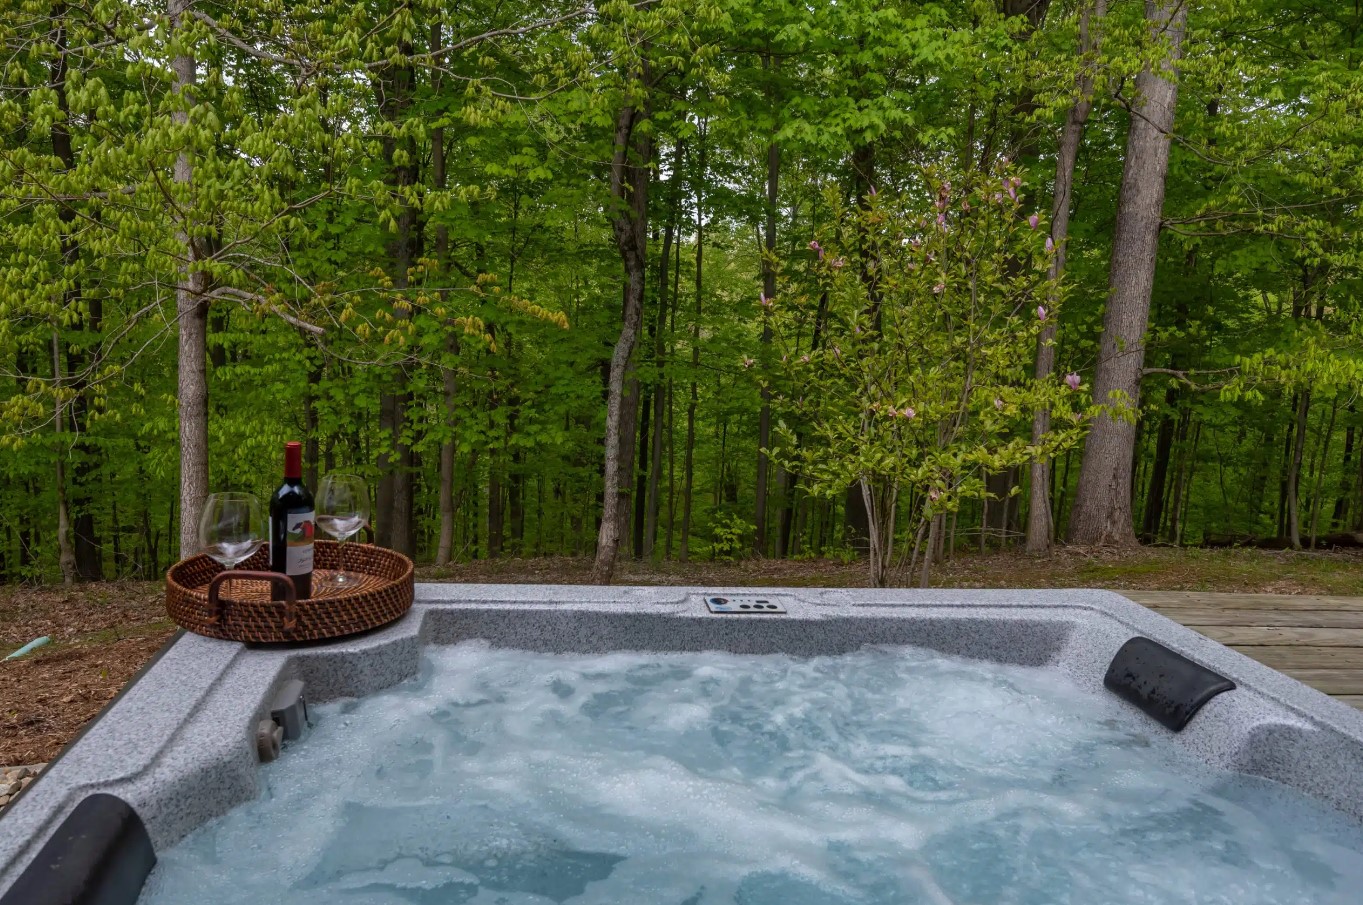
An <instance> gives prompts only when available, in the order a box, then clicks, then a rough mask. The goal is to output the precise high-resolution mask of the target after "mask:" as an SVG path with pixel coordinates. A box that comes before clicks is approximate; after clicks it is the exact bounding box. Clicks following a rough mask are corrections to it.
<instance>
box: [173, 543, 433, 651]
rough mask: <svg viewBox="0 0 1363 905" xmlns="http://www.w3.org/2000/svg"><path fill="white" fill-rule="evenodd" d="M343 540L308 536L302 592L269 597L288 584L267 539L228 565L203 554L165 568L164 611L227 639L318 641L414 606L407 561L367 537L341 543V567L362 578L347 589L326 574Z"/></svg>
mask: <svg viewBox="0 0 1363 905" xmlns="http://www.w3.org/2000/svg"><path fill="white" fill-rule="evenodd" d="M340 546H341V545H340V544H337V543H336V542H335V541H325V540H319V541H316V542H314V544H313V573H312V589H313V593H314V594H315V595H316V596H314V597H310V598H308V599H307V600H293V599H287V600H271V599H270V586H271V583H272V582H277V583H279V584H280V585H281V587H284V588H286V589H287V591H288V595H289V597H290V598H292V597H293V596H294V595H293V584H292V582H289V581H287V580H285V579H284V576H282V575H279V574H277V573H271V572H268V571H267V570H268V569H269V561H268V554H267V552H266V550H265V548H264V547H261V549H259V550H257V551H256V552H255V553H253V554H252V555H251V556H250V558H249V559H247V560H246V561H245V562H243V563H241V564H240V565H239V566H238V567H237V568H236V569H233V570H232V571H230V572H228V571H226V570H224V569H223V567H222V566H220V565H219V564H218V563H216V562H214V561H213V560H211V559H209V558H208V557H207V556H204V555H202V554H200V555H198V556H191V557H190V558H189V559H185V560H181V561H180V562H178V563H176V564H175V565H173V566H171V568H170V571H169V572H167V573H166V611H167V612H168V613H170V618H172V619H174V620H175V621H176V622H177V623H178V624H179V625H180V626H182V627H183V628H186V629H188V630H189V631H191V632H194V633H196V634H199V635H207V636H208V637H210V638H223V639H226V640H228V641H254V642H273V641H319V640H322V639H325V638H340V637H342V636H345V635H353V634H355V633H356V632H363V631H368V630H369V629H372V628H377V627H379V626H381V625H387V624H388V623H389V622H392V621H393V620H394V619H397V618H398V617H399V616H401V615H402V614H403V613H405V612H407V610H408V609H409V608H410V607H411V606H412V594H413V590H414V589H413V584H412V561H411V560H410V559H408V558H407V557H405V556H403V555H402V554H401V553H394V552H393V551H392V550H386V549H384V548H383V547H375V546H372V545H370V544H354V543H349V544H346V545H345V570H346V572H348V573H350V574H351V575H355V576H358V577H359V582H358V583H357V584H355V585H354V586H351V587H347V588H345V589H338V588H335V587H334V586H332V585H331V584H330V582H329V581H328V579H329V578H330V577H331V575H332V574H334V573H335V572H336V571H337V570H338V569H339V568H340V565H341V552H340Z"/></svg>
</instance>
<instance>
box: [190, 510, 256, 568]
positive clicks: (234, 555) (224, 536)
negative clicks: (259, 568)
mask: <svg viewBox="0 0 1363 905" xmlns="http://www.w3.org/2000/svg"><path fill="white" fill-rule="evenodd" d="M263 540H264V536H263V530H262V522H261V519H260V500H258V499H256V497H255V494H252V493H213V494H209V497H208V500H207V502H205V503H204V511H203V515H202V516H201V517H200V518H199V546H200V547H201V548H202V549H203V552H204V553H206V554H207V555H208V556H209V557H210V558H211V559H213V560H215V561H216V562H217V563H218V564H219V565H221V566H222V567H223V568H224V569H233V568H236V566H237V564H238V563H239V562H241V561H242V560H244V559H246V558H247V557H248V556H250V555H251V554H252V553H254V552H256V550H258V549H259V548H260V545H261V542H262V541H263Z"/></svg>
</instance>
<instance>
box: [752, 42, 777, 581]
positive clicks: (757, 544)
mask: <svg viewBox="0 0 1363 905" xmlns="http://www.w3.org/2000/svg"><path fill="white" fill-rule="evenodd" d="M762 66H763V68H764V69H767V70H770V69H771V56H770V55H769V54H767V55H763V58H762ZM770 84H771V82H770V79H768V86H769V87H770ZM767 100H768V104H769V106H771V107H773V108H774V106H775V104H774V102H773V101H772V98H771V92H770V90H769V91H768V97H767ZM771 112H772V114H773V115H775V109H773V110H772V111H771ZM780 178H781V146H780V145H778V144H777V143H776V141H775V140H771V141H770V142H769V143H768V144H767V204H766V222H765V223H764V224H763V227H764V228H763V235H762V240H763V241H762V245H763V249H764V251H765V254H764V255H763V257H762V293H763V295H764V297H766V298H769V299H772V298H775V297H776V266H775V265H776V261H775V255H776V203H777V200H778V196H779V188H780ZM771 337H772V332H771V319H770V318H769V317H768V316H767V314H766V312H765V310H764V311H763V314H762V344H763V345H770V344H771ZM770 447H771V387H770V386H768V385H767V383H766V382H765V381H763V383H762V408H761V411H759V412H758V416H757V480H756V486H755V493H756V494H757V502H756V505H755V508H754V510H753V521H754V522H755V524H756V526H757V530H756V532H755V533H754V534H753V552H755V553H756V554H757V555H758V556H766V555H767V474H768V472H769V471H770V469H771V463H770V461H769V459H768V452H767V451H768V449H769V448H770Z"/></svg>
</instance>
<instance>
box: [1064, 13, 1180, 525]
mask: <svg viewBox="0 0 1363 905" xmlns="http://www.w3.org/2000/svg"><path fill="white" fill-rule="evenodd" d="M1145 10H1146V19H1147V20H1148V23H1149V28H1150V32H1151V34H1152V35H1153V36H1154V37H1155V39H1156V40H1159V39H1160V38H1163V40H1164V41H1167V43H1168V48H1167V53H1166V54H1163V55H1162V59H1161V61H1160V62H1159V63H1158V64H1153V65H1151V64H1148V65H1147V66H1146V67H1145V69H1144V70H1142V72H1141V73H1140V75H1138V76H1137V77H1136V99H1135V100H1134V101H1133V103H1132V112H1131V124H1130V129H1129V131H1128V133H1127V142H1126V161H1125V163H1124V165H1123V167H1122V185H1121V191H1120V194H1119V195H1118V200H1117V228H1116V231H1115V233H1114V236H1113V245H1112V248H1113V251H1112V268H1111V272H1110V274H1109V279H1108V285H1109V292H1108V302H1107V308H1106V310H1105V311H1104V313H1103V336H1102V341H1101V345H1100V350H1099V356H1098V364H1097V368H1096V371H1095V374H1094V381H1093V385H1094V390H1093V395H1094V398H1095V399H1097V400H1099V401H1100V402H1103V403H1118V404H1122V405H1127V406H1130V407H1131V408H1132V409H1133V410H1135V409H1137V408H1138V406H1139V403H1140V385H1141V372H1142V370H1143V368H1144V364H1145V330H1146V326H1147V324H1148V322H1149V319H1150V296H1151V290H1152V289H1153V287H1154V280H1155V261H1156V256H1157V253H1158V251H1159V233H1160V218H1161V214H1162V211H1163V208H1164V189H1165V176H1166V175H1167V173H1168V170H1169V141H1170V139H1169V136H1170V135H1171V134H1172V132H1173V126H1174V108H1175V105H1176V102H1177V100H1178V83H1177V81H1176V78H1177V72H1176V66H1177V63H1178V61H1179V59H1180V56H1181V54H1182V48H1183V32H1184V27H1185V24H1186V22H1187V18H1188V4H1186V3H1184V2H1182V0H1178V2H1175V0H1146V4H1145ZM1135 438H1136V428H1135V424H1134V423H1132V421H1131V420H1128V419H1127V418H1124V417H1120V416H1118V415H1114V414H1110V413H1103V414H1100V415H1098V416H1097V417H1096V418H1095V419H1094V423H1093V428H1092V432H1091V433H1090V434H1089V437H1088V442H1087V443H1085V445H1084V457H1083V461H1082V463H1081V465H1080V469H1079V487H1078V490H1077V491H1076V495H1075V501H1074V510H1073V512H1072V513H1071V515H1070V534H1069V537H1070V541H1071V542H1072V543H1076V544H1085V545H1115V546H1130V545H1134V544H1135V543H1136V534H1135V531H1134V530H1133V526H1132V521H1131V463H1132V456H1133V455H1134V452H1135V449H1134V444H1135Z"/></svg>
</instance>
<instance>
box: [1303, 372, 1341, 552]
mask: <svg viewBox="0 0 1363 905" xmlns="http://www.w3.org/2000/svg"><path fill="white" fill-rule="evenodd" d="M1337 414H1339V395H1338V394H1336V395H1335V398H1334V400H1333V401H1332V402H1331V403H1330V420H1329V422H1328V423H1327V424H1326V426H1325V437H1324V439H1322V440H1321V441H1320V446H1319V447H1318V448H1317V450H1316V454H1315V455H1314V456H1312V462H1313V465H1312V468H1311V471H1312V472H1314V473H1315V475H1316V481H1315V486H1314V487H1313V488H1312V490H1311V540H1310V542H1309V544H1308V546H1309V547H1310V548H1311V549H1312V550H1314V549H1316V529H1317V528H1318V527H1319V526H1320V503H1321V492H1320V485H1321V482H1322V481H1323V480H1324V479H1325V471H1326V465H1325V462H1326V460H1327V459H1329V457H1330V441H1331V440H1333V439H1334V435H1335V416H1336V415H1337Z"/></svg>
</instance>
